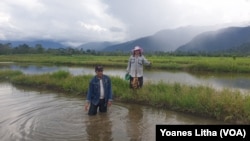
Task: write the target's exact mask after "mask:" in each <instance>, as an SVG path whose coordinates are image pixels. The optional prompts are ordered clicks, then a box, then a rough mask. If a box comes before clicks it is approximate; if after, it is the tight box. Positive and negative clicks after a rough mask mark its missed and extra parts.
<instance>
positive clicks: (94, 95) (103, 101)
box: [85, 65, 113, 115]
mask: <svg viewBox="0 0 250 141" xmlns="http://www.w3.org/2000/svg"><path fill="white" fill-rule="evenodd" d="M95 72H96V75H95V76H94V77H93V78H92V79H91V81H90V83H89V88H88V93H87V102H86V105H85V110H88V115H96V114H97V109H98V108H99V112H102V113H105V112H107V109H108V106H111V105H112V95H113V94H112V84H111V79H110V78H109V76H107V75H104V74H103V67H102V66H101V65H97V66H96V67H95Z"/></svg>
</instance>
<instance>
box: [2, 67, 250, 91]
mask: <svg viewBox="0 0 250 141" xmlns="http://www.w3.org/2000/svg"><path fill="white" fill-rule="evenodd" d="M0 69H11V70H21V71H22V72H23V73H25V74H42V73H51V72H55V71H58V70H65V71H69V72H70V73H71V74H73V75H85V74H92V75H94V74H95V72H94V70H93V68H88V67H66V66H43V65H42V66H40V65H18V64H14V63H0ZM104 73H105V74H107V75H110V76H118V77H120V78H124V76H125V73H126V72H125V68H124V69H116V68H104ZM144 80H145V82H153V83H158V82H159V81H162V82H165V83H180V84H186V85H192V86H197V85H204V86H209V87H213V88H216V89H224V88H229V89H235V90H239V91H242V92H249V91H250V74H237V73H236V74H225V73H192V74H191V73H188V72H170V71H160V70H157V71H153V70H151V71H147V70H146V69H145V70H144Z"/></svg>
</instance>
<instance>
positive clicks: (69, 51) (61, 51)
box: [0, 43, 250, 57]
mask: <svg viewBox="0 0 250 141" xmlns="http://www.w3.org/2000/svg"><path fill="white" fill-rule="evenodd" d="M130 53H131V52H129V51H120V50H116V51H112V52H103V51H96V50H91V49H87V50H84V49H79V48H72V47H67V48H44V47H43V46H42V45H41V44H36V45H35V46H29V45H27V44H20V45H18V46H16V47H12V45H11V43H5V44H2V43H0V55H8V54H54V55H80V54H91V55H113V56H117V55H130ZM144 54H147V55H157V56H229V57H232V56H249V54H250V43H247V44H243V45H241V46H239V47H235V48H232V49H229V50H224V51H217V52H204V51H198V52H188V51H186V52H180V51H173V52H164V51H155V52H144Z"/></svg>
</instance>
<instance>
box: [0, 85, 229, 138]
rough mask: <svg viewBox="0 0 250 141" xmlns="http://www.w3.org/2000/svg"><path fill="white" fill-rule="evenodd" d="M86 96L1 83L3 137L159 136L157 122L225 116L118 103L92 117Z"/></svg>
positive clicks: (0, 133) (191, 121)
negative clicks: (85, 105)
mask: <svg viewBox="0 0 250 141" xmlns="http://www.w3.org/2000/svg"><path fill="white" fill-rule="evenodd" d="M84 104H85V100H84V98H79V97H69V96H66V95H65V94H58V93H53V92H49V91H36V90H27V89H24V88H17V87H15V86H13V85H11V84H9V83H0V114H1V116H0V126H1V128H0V138H1V141H101V140H103V141H131V140H133V141H137V140H143V141H153V140H155V125H156V124H224V122H222V121H216V120H213V119H208V118H202V117H197V116H192V115H187V114H182V113H178V112H173V111H168V110H162V109H155V108H151V107H146V106H140V105H134V104H125V103H117V102H114V103H113V105H112V107H111V108H110V109H109V110H108V112H107V113H105V114H97V115H96V116H88V115H87V112H86V111H85V110H84Z"/></svg>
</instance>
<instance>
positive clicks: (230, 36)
mask: <svg viewBox="0 0 250 141" xmlns="http://www.w3.org/2000/svg"><path fill="white" fill-rule="evenodd" d="M249 43H250V26H247V27H228V28H223V29H219V30H216V31H209V32H204V33H201V34H199V35H197V36H196V37H194V38H193V39H192V40H191V41H190V42H188V43H187V44H185V45H182V46H180V47H179V48H178V49H177V50H176V51H181V52H195V53H197V52H207V53H212V52H225V51H229V50H233V49H235V48H239V47H240V46H242V45H244V44H245V45H246V44H249ZM249 48H250V46H249Z"/></svg>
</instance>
